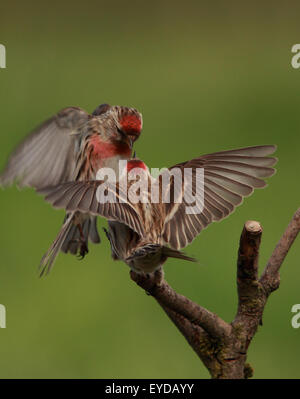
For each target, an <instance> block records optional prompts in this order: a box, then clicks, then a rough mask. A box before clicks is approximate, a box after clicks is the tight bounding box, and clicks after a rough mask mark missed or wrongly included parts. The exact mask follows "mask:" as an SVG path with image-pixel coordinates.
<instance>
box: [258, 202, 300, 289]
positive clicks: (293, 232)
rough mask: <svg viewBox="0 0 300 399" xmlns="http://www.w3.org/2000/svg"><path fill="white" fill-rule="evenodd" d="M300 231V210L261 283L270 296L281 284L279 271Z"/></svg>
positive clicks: (284, 235)
mask: <svg viewBox="0 0 300 399" xmlns="http://www.w3.org/2000/svg"><path fill="white" fill-rule="evenodd" d="M299 231H300V208H299V209H298V210H297V211H296V212H295V214H294V216H293V218H292V220H291V221H290V223H289V225H288V227H287V228H286V230H285V232H284V233H283V235H282V237H281V238H280V240H279V242H278V244H277V245H276V247H275V249H274V251H273V253H272V255H271V257H270V259H269V261H268V263H267V266H266V268H265V270H264V271H263V274H262V276H261V279H260V282H261V284H262V285H263V287H264V289H265V290H266V292H267V294H268V295H270V294H271V292H272V291H275V290H276V289H277V288H278V287H279V284H280V276H279V269H280V267H281V265H282V263H283V261H284V259H285V257H286V255H287V254H288V251H289V250H290V248H291V246H292V244H293V242H294V241H295V239H296V237H297V235H298V233H299Z"/></svg>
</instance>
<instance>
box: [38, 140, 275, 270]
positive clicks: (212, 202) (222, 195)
mask: <svg viewBox="0 0 300 399" xmlns="http://www.w3.org/2000/svg"><path fill="white" fill-rule="evenodd" d="M275 150H276V146H274V145H264V146H255V147H248V148H241V149H236V150H229V151H222V152H218V153H213V154H209V155H203V156H201V157H199V158H195V159H192V160H190V161H186V162H183V163H179V164H177V165H174V166H172V167H170V168H169V169H168V170H167V174H170V175H172V176H173V177H172V178H171V179H169V183H168V184H167V186H165V187H163V179H164V177H163V176H164V174H165V175H166V173H165V172H163V173H161V174H160V175H159V177H158V178H157V179H154V178H153V177H151V175H150V173H149V170H148V168H147V166H146V165H145V164H144V163H143V162H142V161H140V160H137V159H132V160H130V161H129V162H128V163H127V172H129V173H130V172H132V171H134V170H135V169H136V168H138V169H137V170H138V171H144V174H143V175H141V174H136V178H134V177H135V175H134V176H133V180H129V181H128V185H127V191H126V190H124V186H123V184H121V183H122V179H121V180H120V181H119V183H117V184H116V185H113V184H112V185H111V186H110V185H109V184H106V185H105V186H104V187H105V190H106V192H107V193H109V192H110V193H111V194H112V195H113V193H114V195H115V198H116V201H111V202H106V201H102V200H101V196H100V197H99V188H103V184H104V181H103V180H96V181H85V182H75V183H74V182H71V183H67V184H61V185H58V186H56V187H54V188H53V187H47V188H44V189H43V190H39V192H40V193H42V194H44V195H46V197H45V199H46V201H48V202H50V203H51V204H52V205H53V206H54V207H57V208H64V209H66V210H67V211H68V212H78V211H80V212H88V213H90V214H92V215H101V216H103V217H104V218H106V219H107V220H108V221H109V231H107V236H108V238H109V240H110V243H111V248H112V254H113V258H114V259H120V260H123V261H124V262H125V263H126V264H127V265H129V266H130V268H131V269H132V270H134V271H135V272H138V273H141V272H142V273H151V272H155V271H156V270H158V269H160V267H161V266H162V265H163V264H164V263H165V261H166V260H167V258H168V257H173V258H179V259H183V260H189V261H194V259H193V258H190V257H189V256H187V255H185V254H184V253H182V252H181V251H180V249H182V248H184V247H186V246H187V245H188V244H189V243H191V242H192V241H193V240H194V238H195V237H196V236H197V235H198V234H199V233H200V232H201V231H202V230H203V229H204V228H206V227H207V226H208V225H209V224H210V223H212V222H214V221H219V220H222V219H224V218H225V217H227V216H228V215H229V214H231V213H232V212H233V211H234V210H235V207H237V206H238V205H240V204H241V203H242V201H243V197H247V196H249V195H250V194H252V192H253V190H254V188H263V187H265V186H266V183H265V181H264V180H263V179H264V178H267V177H270V176H272V175H273V174H274V173H275V169H274V168H273V167H272V166H274V165H275V163H276V162H277V158H274V157H269V155H271V154H273V153H274V151H275ZM197 170H202V172H203V173H202V174H200V176H202V180H201V179H200V180H201V182H202V183H203V187H202V190H200V192H197V184H198V182H197V179H198V174H197ZM174 171H179V172H181V177H182V179H181V181H180V190H179V191H178V189H176V187H175V186H176V184H175V181H176V179H175V177H174V175H173V173H172V172H174ZM185 171H190V173H187V174H185ZM128 176H129V174H127V177H128ZM137 182H139V184H138V186H137V185H136V184H137ZM144 183H147V184H144ZM134 185H135V188H136V189H137V190H136V191H137V192H138V201H136V200H135V199H130V190H132V188H133V187H134ZM153 186H154V187H156V188H157V187H158V193H159V195H158V200H157V201H153V197H152V192H153V191H152V190H153V188H151V187H153ZM143 187H144V188H143ZM131 194H132V193H131ZM193 204H196V205H197V204H200V205H197V206H196V209H195V208H193V209H194V210H193V211H190V210H189V211H187V210H188V209H190V206H191V205H193Z"/></svg>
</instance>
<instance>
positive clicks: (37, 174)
mask: <svg viewBox="0 0 300 399" xmlns="http://www.w3.org/2000/svg"><path fill="white" fill-rule="evenodd" d="M88 119H89V115H88V113H86V112H85V111H84V110H82V109H80V108H78V107H70V108H64V109H63V110H61V111H60V112H58V113H57V114H56V115H55V116H53V117H52V118H50V119H49V120H47V121H46V122H44V123H43V124H42V125H41V126H40V127H38V128H37V129H36V130H35V131H34V132H33V133H31V134H30V135H29V136H28V137H26V138H25V140H24V141H23V142H22V143H21V144H19V146H17V148H16V149H15V151H14V152H13V153H12V155H11V156H10V158H9V160H8V162H7V165H6V167H5V169H4V171H3V172H2V174H1V175H0V185H2V186H7V185H9V184H12V183H13V182H14V181H16V182H17V183H18V185H19V186H20V187H23V186H30V187H34V188H41V187H45V186H50V185H56V184H59V183H62V182H65V181H70V180H72V179H73V174H74V170H75V142H76V140H77V136H76V134H74V133H76V132H78V129H80V127H81V126H82V125H83V124H85V123H86V122H87V121H88Z"/></svg>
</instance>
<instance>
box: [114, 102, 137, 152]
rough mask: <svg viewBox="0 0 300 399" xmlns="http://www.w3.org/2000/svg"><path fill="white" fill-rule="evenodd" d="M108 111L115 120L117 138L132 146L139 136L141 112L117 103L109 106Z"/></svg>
mask: <svg viewBox="0 0 300 399" xmlns="http://www.w3.org/2000/svg"><path fill="white" fill-rule="evenodd" d="M109 113H110V114H111V115H112V116H113V118H114V120H115V123H116V127H117V133H118V138H119V139H120V140H121V141H125V142H127V143H128V144H129V146H130V147H131V148H132V146H133V143H134V142H135V141H136V140H137V139H138V138H139V136H140V134H141V131H142V127H143V118H142V114H140V113H139V112H138V111H137V110H136V109H135V108H128V107H122V106H118V105H116V106H113V107H110V109H109Z"/></svg>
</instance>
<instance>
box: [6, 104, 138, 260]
mask: <svg viewBox="0 0 300 399" xmlns="http://www.w3.org/2000/svg"><path fill="white" fill-rule="evenodd" d="M142 125H143V121H142V115H141V114H140V113H139V112H138V111H137V110H136V109H135V108H128V107H124V106H110V105H109V104H101V105H99V106H98V107H97V108H96V109H95V110H94V112H93V113H92V114H89V113H87V112H86V111H84V110H83V109H81V108H79V107H69V108H64V109H62V110H61V111H60V112H58V113H57V114H56V115H54V116H53V117H51V118H50V119H48V120H47V121H45V122H44V123H43V124H42V125H41V126H40V127H38V128H37V129H36V130H35V131H34V132H33V133H31V134H30V135H29V136H28V137H27V138H25V140H24V141H23V142H22V143H21V144H20V145H19V146H18V147H17V148H16V150H15V151H14V152H13V153H12V155H11V156H10V158H9V160H8V162H7V165H6V167H5V169H4V171H3V172H2V174H1V175H0V186H7V185H10V184H12V183H14V182H16V183H17V184H18V186H19V187H24V186H29V187H34V188H35V189H41V188H43V187H46V186H55V185H57V184H60V183H64V182H71V181H85V180H93V179H95V178H96V174H97V172H98V170H99V169H100V168H103V167H110V168H112V169H114V170H115V172H116V173H118V166H119V160H124V159H125V160H126V159H130V158H131V156H132V147H133V144H134V142H135V141H136V140H137V139H138V138H139V135H140V133H141V131H142ZM88 240H90V241H91V242H93V243H99V242H100V237H99V234H98V231H97V218H96V216H95V215H90V214H89V213H82V212H75V213H72V214H70V213H67V214H66V217H65V220H64V223H63V226H62V228H61V230H60V232H59V234H58V235H57V237H56V239H55V240H54V242H53V243H52V245H51V247H50V248H49V250H48V251H47V253H46V254H45V255H44V257H43V258H42V261H41V266H42V267H47V268H51V266H52V264H53V262H54V260H55V258H56V256H57V254H58V252H59V251H60V250H62V251H63V252H65V253H67V252H70V253H72V254H78V253H79V254H80V255H81V256H82V257H83V256H84V255H85V254H86V253H87V252H88Z"/></svg>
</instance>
